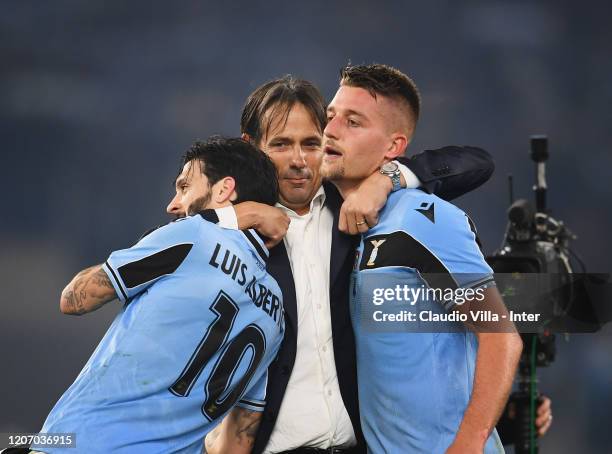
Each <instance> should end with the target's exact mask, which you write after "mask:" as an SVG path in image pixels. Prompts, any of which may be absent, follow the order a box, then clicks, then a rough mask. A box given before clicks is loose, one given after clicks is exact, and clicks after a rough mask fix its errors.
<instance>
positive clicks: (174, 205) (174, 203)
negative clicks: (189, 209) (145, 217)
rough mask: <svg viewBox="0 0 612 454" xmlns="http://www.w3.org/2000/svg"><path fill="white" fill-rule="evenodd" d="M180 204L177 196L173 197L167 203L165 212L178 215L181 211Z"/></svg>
mask: <svg viewBox="0 0 612 454" xmlns="http://www.w3.org/2000/svg"><path fill="white" fill-rule="evenodd" d="M182 208H183V207H182V205H181V203H180V202H179V200H178V196H177V197H174V198H173V199H172V200H171V201H170V203H169V204H168V206H167V207H166V213H168V214H173V215H179V214H180V213H181V210H182Z"/></svg>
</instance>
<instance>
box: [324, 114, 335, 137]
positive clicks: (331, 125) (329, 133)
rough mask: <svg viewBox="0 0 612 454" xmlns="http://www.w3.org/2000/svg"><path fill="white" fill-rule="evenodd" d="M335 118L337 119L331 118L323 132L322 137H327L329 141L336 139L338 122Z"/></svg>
mask: <svg viewBox="0 0 612 454" xmlns="http://www.w3.org/2000/svg"><path fill="white" fill-rule="evenodd" d="M336 118H337V117H333V118H332V119H331V120H329V121H328V122H327V125H326V126H325V129H324V130H323V135H324V136H325V137H329V138H330V139H338V121H337V120H336Z"/></svg>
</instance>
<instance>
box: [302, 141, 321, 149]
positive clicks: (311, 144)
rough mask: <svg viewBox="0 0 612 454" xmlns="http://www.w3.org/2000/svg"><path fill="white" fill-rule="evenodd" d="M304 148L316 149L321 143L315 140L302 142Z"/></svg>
mask: <svg viewBox="0 0 612 454" xmlns="http://www.w3.org/2000/svg"><path fill="white" fill-rule="evenodd" d="M304 148H306V149H308V150H318V149H319V148H321V144H320V143H317V142H310V143H306V144H304Z"/></svg>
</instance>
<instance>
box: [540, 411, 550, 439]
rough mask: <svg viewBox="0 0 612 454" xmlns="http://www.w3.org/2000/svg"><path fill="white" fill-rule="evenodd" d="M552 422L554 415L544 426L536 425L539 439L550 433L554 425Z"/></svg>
mask: <svg viewBox="0 0 612 454" xmlns="http://www.w3.org/2000/svg"><path fill="white" fill-rule="evenodd" d="M552 420H553V417H552V415H550V418H548V419H547V420H546V422H545V423H544V425H543V426H541V427H538V426H537V423H536V427H538V437H543V436H544V435H546V432H548V429H550V426H551V425H552Z"/></svg>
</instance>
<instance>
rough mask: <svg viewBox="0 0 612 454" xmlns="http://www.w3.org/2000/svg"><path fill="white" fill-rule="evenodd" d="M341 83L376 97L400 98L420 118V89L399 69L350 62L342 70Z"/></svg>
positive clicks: (415, 117) (415, 116) (416, 117)
mask: <svg viewBox="0 0 612 454" xmlns="http://www.w3.org/2000/svg"><path fill="white" fill-rule="evenodd" d="M340 85H348V86H350V87H359V88H363V89H365V90H368V91H369V92H370V94H371V95H372V96H373V97H374V98H376V95H377V94H378V95H382V96H387V97H389V98H392V99H400V100H402V101H404V102H405V103H407V104H408V107H409V108H410V110H411V111H412V113H413V114H414V120H415V121H416V120H418V118H419V113H420V111H421V95H420V94H419V90H418V88H417V86H416V84H415V83H414V81H413V80H412V79H411V78H410V77H408V76H407V75H406V74H404V73H403V72H401V71H400V70H399V69H396V68H393V67H391V66H388V65H381V64H371V65H355V66H351V65H350V64H349V65H347V66H345V67H344V68H342V69H341V70H340Z"/></svg>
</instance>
